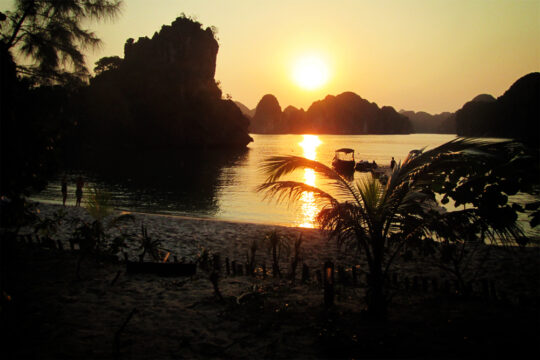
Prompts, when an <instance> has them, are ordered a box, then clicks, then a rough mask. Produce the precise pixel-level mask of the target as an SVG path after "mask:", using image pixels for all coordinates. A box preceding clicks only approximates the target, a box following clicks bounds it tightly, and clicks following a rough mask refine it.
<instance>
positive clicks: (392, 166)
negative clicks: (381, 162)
mask: <svg viewBox="0 0 540 360" xmlns="http://www.w3.org/2000/svg"><path fill="white" fill-rule="evenodd" d="M394 166H396V160H394V157H393V156H392V160H391V161H390V169H392V170H394Z"/></svg>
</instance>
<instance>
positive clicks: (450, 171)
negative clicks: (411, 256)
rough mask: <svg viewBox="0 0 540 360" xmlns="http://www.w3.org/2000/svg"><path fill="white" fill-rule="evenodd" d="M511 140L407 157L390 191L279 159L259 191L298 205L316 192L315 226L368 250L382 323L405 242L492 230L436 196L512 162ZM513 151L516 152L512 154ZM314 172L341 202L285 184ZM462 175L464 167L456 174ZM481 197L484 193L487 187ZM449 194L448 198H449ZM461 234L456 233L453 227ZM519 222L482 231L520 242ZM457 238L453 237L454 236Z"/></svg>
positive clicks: (373, 308)
mask: <svg viewBox="0 0 540 360" xmlns="http://www.w3.org/2000/svg"><path fill="white" fill-rule="evenodd" d="M514 146H515V143H513V142H499V143H489V142H485V141H479V140H476V139H456V140H453V141H450V142H448V143H446V144H443V145H441V146H439V147H437V148H434V149H432V150H429V151H423V150H422V151H421V152H419V153H418V154H416V155H415V156H412V157H411V156H409V157H407V158H406V159H405V160H404V162H403V163H402V164H401V163H400V164H398V165H396V166H395V167H394V169H393V170H392V171H391V174H390V177H389V179H388V182H387V183H386V185H382V184H381V183H380V182H379V181H378V180H376V179H374V178H365V179H361V180H360V181H357V182H356V183H352V182H349V181H347V180H346V179H345V178H343V177H342V176H341V175H340V174H339V173H337V172H336V171H334V170H333V169H331V168H329V167H328V166H326V165H324V164H321V163H319V162H317V161H313V160H309V159H306V158H302V157H298V156H274V157H270V158H268V159H267V160H265V162H264V163H263V164H262V165H261V167H262V170H263V171H264V172H265V173H266V175H267V176H268V178H267V180H266V182H265V183H263V184H262V185H260V186H259V187H258V191H260V192H264V193H265V197H266V198H275V199H276V200H277V201H278V202H279V201H289V202H294V201H298V200H299V199H300V197H301V196H302V193H304V192H312V193H313V195H314V197H315V199H316V200H317V201H318V202H319V203H320V205H321V207H322V210H321V211H320V212H319V214H318V215H317V221H318V223H319V224H320V226H321V228H322V229H325V230H329V231H330V234H331V237H334V238H336V239H337V241H338V242H340V243H344V244H346V245H349V246H352V247H354V248H356V249H357V250H359V251H361V252H363V253H364V254H365V257H366V259H367V263H368V268H369V273H368V295H367V307H368V313H369V314H370V315H372V316H373V317H374V318H378V319H380V318H384V317H385V316H386V311H387V294H386V289H385V286H384V283H385V279H386V277H387V274H388V272H389V269H390V266H391V265H392V263H393V261H394V260H395V258H396V257H397V256H398V255H399V253H400V251H401V250H402V249H403V247H404V246H405V244H407V243H408V242H410V241H412V240H418V239H425V238H427V237H429V236H435V235H437V234H443V233H444V232H446V235H448V236H449V235H450V234H453V232H454V229H453V227H452V224H455V223H456V222H460V223H467V222H470V223H475V224H482V228H483V229H493V228H494V226H493V225H494V224H492V223H490V222H489V221H488V220H489V219H485V218H484V217H482V216H480V215H481V213H479V212H478V211H477V209H476V208H469V209H467V208H465V209H463V210H460V211H454V212H448V213H446V212H445V211H444V209H443V208H442V207H440V206H438V204H437V202H436V200H435V192H440V193H444V194H445V196H446V197H448V196H450V197H452V196H453V193H451V190H452V191H455V190H456V189H460V188H461V187H463V186H464V187H466V186H467V184H468V182H470V181H475V180H477V179H478V178H481V177H485V175H486V171H487V172H489V169H490V168H493V167H495V166H496V165H497V164H499V162H500V161H501V158H502V157H504V156H503V155H505V154H506V157H508V156H509V155H508V154H510V153H511V152H508V151H509V149H512V148H513V147H514ZM513 153H515V152H513ZM302 168H310V169H313V170H314V171H315V172H317V173H318V174H319V175H321V176H322V177H323V178H326V179H328V180H330V182H329V184H330V186H332V188H333V189H334V190H335V192H334V193H335V194H336V196H333V195H331V194H330V193H328V192H326V191H323V190H321V189H319V188H316V187H313V186H310V185H307V184H304V183H301V182H295V181H280V179H281V178H282V177H284V176H285V175H287V174H289V173H291V172H293V171H294V170H297V169H302ZM456 169H465V171H462V172H460V173H459V174H458V175H459V176H457V175H455V171H456ZM477 191H480V192H481V189H478V190H477ZM449 194H450V195H449ZM455 229H457V227H455ZM520 234H521V232H520V229H519V228H518V227H517V225H516V223H515V221H513V222H511V223H507V224H504V226H502V227H501V226H499V227H496V231H491V232H484V236H487V237H493V238H495V237H498V238H502V239H507V238H509V237H511V236H519V235H520ZM452 238H455V237H452Z"/></svg>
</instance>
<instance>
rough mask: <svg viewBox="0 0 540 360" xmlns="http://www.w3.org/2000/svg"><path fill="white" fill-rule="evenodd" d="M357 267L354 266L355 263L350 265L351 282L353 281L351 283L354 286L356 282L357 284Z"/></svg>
mask: <svg viewBox="0 0 540 360" xmlns="http://www.w3.org/2000/svg"><path fill="white" fill-rule="evenodd" d="M357 271H358V269H357V268H356V265H353V267H352V282H353V285H354V286H356V284H358V273H357Z"/></svg>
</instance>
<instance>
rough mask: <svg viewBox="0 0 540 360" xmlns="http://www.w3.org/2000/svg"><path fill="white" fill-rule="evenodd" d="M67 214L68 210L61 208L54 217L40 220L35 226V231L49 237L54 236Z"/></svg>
mask: <svg viewBox="0 0 540 360" xmlns="http://www.w3.org/2000/svg"><path fill="white" fill-rule="evenodd" d="M66 215H67V214H66V211H65V210H64V209H60V210H58V211H57V212H55V213H54V214H53V216H52V217H50V218H45V219H41V220H38V222H37V224H36V225H35V226H34V232H35V233H36V234H38V235H39V236H42V237H45V238H47V239H50V238H52V236H54V235H55V234H56V232H57V231H58V227H59V226H60V225H61V224H62V221H63V220H64V219H65V217H66Z"/></svg>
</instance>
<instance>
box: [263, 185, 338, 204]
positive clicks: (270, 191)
mask: <svg viewBox="0 0 540 360" xmlns="http://www.w3.org/2000/svg"><path fill="white" fill-rule="evenodd" d="M256 191H257V192H262V193H264V199H265V200H266V199H270V198H273V199H274V200H276V202H277V203H282V202H285V201H287V202H289V203H292V202H296V201H299V200H300V198H301V197H302V194H303V193H305V192H310V193H313V196H314V198H315V201H318V202H321V203H337V200H336V199H335V198H334V197H333V196H332V195H330V194H328V193H327V192H324V191H323V190H321V189H319V188H317V187H314V186H310V185H307V184H304V183H302V182H298V181H274V182H266V183H263V184H261V185H259V186H258V187H257V189H256Z"/></svg>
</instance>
